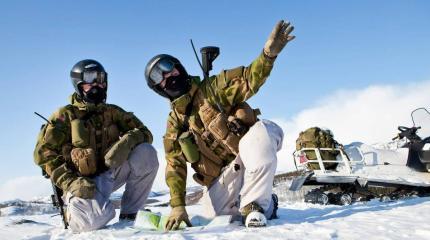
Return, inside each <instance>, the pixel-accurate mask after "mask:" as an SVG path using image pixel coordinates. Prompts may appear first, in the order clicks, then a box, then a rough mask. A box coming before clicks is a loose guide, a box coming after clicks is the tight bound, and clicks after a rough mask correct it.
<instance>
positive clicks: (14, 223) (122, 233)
mask: <svg viewBox="0 0 430 240" xmlns="http://www.w3.org/2000/svg"><path fill="white" fill-rule="evenodd" d="M162 198H165V197H164V196H162ZM16 210H17V209H16V208H13V207H10V208H3V209H1V211H2V213H1V214H2V216H1V217H0V239H34V240H36V239H37V240H42V239H205V240H209V239H236V240H239V239H246V240H249V239H366V240H369V239H430V221H429V219H430V198H428V197H427V198H411V199H405V200H399V201H397V202H388V203H381V202H379V201H377V200H373V201H371V202H367V203H355V204H353V205H351V206H321V205H313V204H307V203H302V202H295V203H288V202H280V209H279V211H278V213H279V217H280V218H279V219H277V220H272V221H269V226H268V227H266V228H261V229H246V228H244V227H242V226H239V224H238V223H233V224H231V225H230V226H229V227H223V228H212V229H206V230H200V231H198V230H192V229H191V230H188V231H178V232H169V233H160V232H148V231H140V230H138V229H134V228H132V226H127V225H124V224H119V223H117V222H116V220H113V221H112V222H111V223H110V224H109V225H108V226H107V228H105V229H101V230H98V231H94V232H89V233H80V234H74V233H72V232H71V231H70V230H64V229H63V227H62V223H61V220H60V217H59V216H55V217H51V216H52V214H53V213H52V212H49V210H46V209H41V210H40V212H39V213H37V212H32V213H31V214H32V215H22V214H25V213H24V212H22V211H21V212H20V211H16ZM151 210H152V211H153V212H161V213H164V214H167V213H168V212H169V208H168V207H152V208H151ZM200 210H201V205H199V204H197V205H194V206H190V207H188V211H189V213H190V215H193V214H197V213H199V212H200ZM30 212H31V211H30ZM33 221H34V222H33Z"/></svg>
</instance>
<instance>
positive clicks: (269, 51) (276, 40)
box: [264, 20, 295, 58]
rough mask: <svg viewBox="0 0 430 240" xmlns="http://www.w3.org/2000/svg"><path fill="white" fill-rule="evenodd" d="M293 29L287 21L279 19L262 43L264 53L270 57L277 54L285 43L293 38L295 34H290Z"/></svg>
mask: <svg viewBox="0 0 430 240" xmlns="http://www.w3.org/2000/svg"><path fill="white" fill-rule="evenodd" d="M293 30H294V27H293V26H292V25H291V24H290V23H289V22H285V21H284V20H281V21H279V22H278V23H277V24H276V26H275V27H274V28H273V30H272V33H270V36H269V39H267V41H266V44H265V45H264V54H266V55H267V56H268V57H271V58H274V57H276V56H278V54H279V53H280V52H281V51H282V49H283V48H284V47H285V45H287V43H288V42H289V41H291V40H293V39H294V38H295V36H293V35H290V33H291V32H292V31H293Z"/></svg>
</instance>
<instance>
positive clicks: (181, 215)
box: [165, 206, 192, 230]
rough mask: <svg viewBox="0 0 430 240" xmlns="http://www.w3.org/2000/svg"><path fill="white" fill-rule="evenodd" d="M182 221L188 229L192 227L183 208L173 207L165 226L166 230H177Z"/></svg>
mask: <svg viewBox="0 0 430 240" xmlns="http://www.w3.org/2000/svg"><path fill="white" fill-rule="evenodd" d="M182 221H184V222H185V223H186V224H187V226H188V227H192V225H191V222H190V219H189V218H188V214H187V210H186V209H185V206H177V207H174V208H173V209H172V212H171V213H170V216H169V219H168V220H167V223H166V226H165V227H166V230H178V229H179V226H180V225H181V222H182Z"/></svg>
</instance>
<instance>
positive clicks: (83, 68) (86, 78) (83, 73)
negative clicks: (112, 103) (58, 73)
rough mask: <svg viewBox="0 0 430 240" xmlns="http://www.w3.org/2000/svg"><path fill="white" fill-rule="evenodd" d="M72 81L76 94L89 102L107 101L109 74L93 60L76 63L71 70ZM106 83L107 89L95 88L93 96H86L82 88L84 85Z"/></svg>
mask: <svg viewBox="0 0 430 240" xmlns="http://www.w3.org/2000/svg"><path fill="white" fill-rule="evenodd" d="M70 79H71V80H72V84H73V87H74V88H75V91H76V93H77V94H78V95H79V97H81V98H82V99H84V100H85V101H87V102H92V103H100V102H104V101H105V100H106V91H107V83H108V81H107V72H106V71H105V69H104V68H103V66H102V65H101V64H100V63H99V62H97V61H95V60H92V59H85V60H82V61H79V62H78V63H76V64H75V65H74V66H73V68H72V70H70ZM94 82H98V83H104V84H105V86H106V87H105V88H103V89H99V88H98V87H97V88H94V87H93V88H94V91H92V93H91V94H84V92H83V91H82V88H81V86H80V85H81V84H82V83H94Z"/></svg>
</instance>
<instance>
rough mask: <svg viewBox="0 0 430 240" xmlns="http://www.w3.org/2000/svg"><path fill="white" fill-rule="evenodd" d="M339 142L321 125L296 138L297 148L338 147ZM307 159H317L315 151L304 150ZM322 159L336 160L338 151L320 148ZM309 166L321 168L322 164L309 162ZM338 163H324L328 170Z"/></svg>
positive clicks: (314, 168)
mask: <svg viewBox="0 0 430 240" xmlns="http://www.w3.org/2000/svg"><path fill="white" fill-rule="evenodd" d="M337 145H338V143H337V142H336V140H334V138H333V135H332V134H331V133H330V132H329V131H325V130H323V129H321V128H319V127H311V128H308V129H306V130H305V131H303V132H301V133H300V134H299V137H298V138H297V140H296V150H300V149H302V148H333V149H334V148H336V146H337ZM304 152H305V154H306V157H307V159H309V160H316V159H317V156H316V154H315V151H313V150H307V151H304ZM320 154H321V158H322V160H336V157H337V155H338V154H339V152H338V151H327V150H320ZM308 166H309V168H310V169H312V170H319V169H320V166H319V164H318V163H308ZM336 166H337V163H328V162H326V163H324V168H325V169H327V170H330V169H334V168H336Z"/></svg>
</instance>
